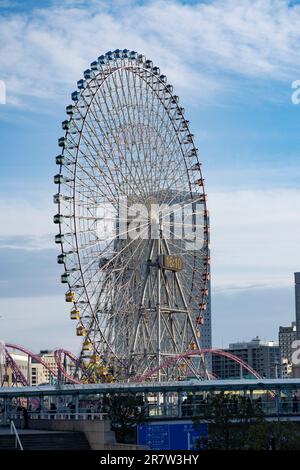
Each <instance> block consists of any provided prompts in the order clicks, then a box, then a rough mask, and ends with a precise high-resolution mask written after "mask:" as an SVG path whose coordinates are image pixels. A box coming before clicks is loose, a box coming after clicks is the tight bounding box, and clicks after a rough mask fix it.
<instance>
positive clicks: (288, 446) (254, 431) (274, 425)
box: [245, 421, 300, 450]
mask: <svg viewBox="0 0 300 470" xmlns="http://www.w3.org/2000/svg"><path fill="white" fill-rule="evenodd" d="M245 441H246V443H247V447H248V448H249V449H252V450H267V449H272V450H300V426H299V424H298V423H291V422H289V421H280V422H274V421H271V422H264V423H260V424H259V425H256V426H250V428H249V430H248V433H247V436H246V439H245Z"/></svg>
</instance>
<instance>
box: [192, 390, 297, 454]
mask: <svg viewBox="0 0 300 470" xmlns="http://www.w3.org/2000/svg"><path fill="white" fill-rule="evenodd" d="M200 421H206V422H208V424H209V437H208V438H206V439H205V440H204V439H201V438H200V439H199V442H198V447H199V448H203V447H205V448H207V449H214V450H239V449H244V450H269V449H270V450H300V425H299V423H292V422H288V421H284V422H283V421H281V422H279V421H266V420H265V418H264V414H263V412H262V410H261V407H260V403H259V402H258V401H253V402H251V401H250V399H245V398H243V397H240V396H237V395H234V394H224V393H219V394H216V395H212V396H211V397H210V399H209V400H208V401H207V403H206V405H205V409H204V411H203V413H202V414H201V417H197V418H195V419H194V423H195V425H197V424H199V423H200Z"/></svg>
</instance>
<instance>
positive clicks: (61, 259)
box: [57, 253, 67, 264]
mask: <svg viewBox="0 0 300 470" xmlns="http://www.w3.org/2000/svg"><path fill="white" fill-rule="evenodd" d="M66 259H67V256H66V255H65V254H62V253H61V254H60V255H58V256H57V263H58V264H64V263H65V261H66Z"/></svg>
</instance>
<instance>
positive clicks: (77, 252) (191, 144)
mask: <svg viewBox="0 0 300 470" xmlns="http://www.w3.org/2000/svg"><path fill="white" fill-rule="evenodd" d="M131 69H132V66H122V67H119V68H118V69H115V70H113V71H112V72H111V73H110V74H108V75H107V77H105V79H104V81H108V79H109V78H110V77H111V75H113V74H117V72H118V71H120V70H128V71H130V72H131V71H132V70H131ZM138 69H139V70H141V71H144V69H143V67H142V66H139V67H138ZM149 73H150V74H152V76H153V77H155V78H156V79H157V76H156V75H155V74H154V73H153V72H152V71H149ZM100 74H101V72H99V75H100ZM95 78H96V77H94V78H92V79H91V80H90V82H89V84H88V86H87V88H89V86H90V83H91V82H92V80H94V79H95ZM140 78H141V77H140ZM142 80H145V79H144V77H143V76H142ZM158 80H160V78H159V79H158ZM104 81H103V83H104ZM103 83H101V84H100V85H99V87H98V89H100V87H101V86H102V85H103ZM146 83H147V82H146ZM160 83H161V85H163V86H164V87H165V89H166V88H167V85H166V83H165V82H163V81H162V80H161V81H160ZM168 92H169V90H168ZM96 93H97V92H95V93H94V95H93V97H92V99H91V100H90V102H89V104H88V107H87V109H86V112H85V117H84V119H83V120H82V123H81V132H80V135H79V140H78V146H77V148H76V157H75V162H74V185H73V219H74V240H75V244H76V256H77V261H78V265H79V271H80V273H81V279H82V281H83V289H84V290H85V295H86V298H87V302H88V304H89V308H90V311H91V314H92V316H93V319H94V321H95V322H96V323H97V324H98V328H99V333H100V336H101V337H102V340H103V341H104V342H105V343H106V344H107V346H108V348H109V349H110V351H111V353H112V354H113V355H114V356H115V357H116V359H117V360H119V361H120V362H122V361H121V358H119V357H118V355H117V354H116V353H115V351H114V350H113V348H112V347H111V345H110V344H109V341H108V340H107V338H106V337H105V335H104V334H102V331H101V327H100V323H99V320H98V317H97V315H96V312H95V310H94V308H93V306H92V304H91V300H90V296H89V293H88V290H87V286H86V281H85V278H84V275H83V269H82V261H81V258H80V254H79V252H80V250H79V240H78V233H79V232H80V230H77V229H78V223H79V222H78V220H77V219H76V198H75V193H76V183H75V181H76V174H77V170H78V167H77V161H78V158H79V148H80V143H81V140H82V138H83V137H82V130H83V128H84V125H85V122H86V119H87V115H88V112H89V109H90V107H91V106H92V103H93V100H94V98H95V96H96ZM169 93H170V92H169ZM170 96H171V98H173V97H175V95H174V94H173V92H171V93H170ZM76 106H79V101H78V102H77V104H76V105H75V108H76ZM177 111H179V113H180V114H181V116H182V119H183V120H184V122H185V123H186V126H187V127H186V129H187V130H186V132H187V133H188V134H189V135H192V134H191V132H190V127H189V123H188V121H187V120H186V118H185V117H184V113H183V112H182V108H180V107H179V104H178V103H176V112H177ZM168 118H169V120H170V122H171V123H172V126H173V130H174V132H175V136H176V139H177V141H178V144H179V148H180V151H181V154H182V160H183V162H184V164H185V169H186V174H187V179H188V184H189V191H190V194H191V196H192V194H193V193H192V181H191V178H190V175H189V171H190V170H189V169H188V166H187V155H186V154H185V153H184V149H183V147H182V145H183V139H181V140H180V135H179V134H178V133H176V128H175V125H174V122H173V120H172V118H171V117H170V115H168ZM71 120H72V115H71V118H70V122H71ZM67 136H68V130H66V133H65V138H67ZM190 147H191V150H193V152H194V153H193V157H194V158H195V159H196V163H197V164H198V167H199V168H198V172H199V175H200V178H201V179H202V180H203V178H202V170H201V164H200V161H199V158H198V152H197V149H196V147H195V142H194V138H193V137H191V141H190ZM64 153H65V148H63V151H62V155H64ZM62 168H63V165H61V166H60V174H62ZM59 193H61V183H60V184H59ZM202 194H203V195H204V196H205V190H204V184H203V187H202ZM58 205H59V213H61V203H60V202H59V204H58ZM203 206H204V208H205V211H206V212H207V205H206V200H205V199H204V201H203ZM59 230H60V234H61V235H63V232H62V225H61V223H60V224H59ZM63 253H64V248H63V244H62V254H63ZM65 271H66V272H67V267H66V265H65ZM208 271H209V269H208V266H207V267H206V270H205V272H206V273H208ZM72 288H73V286H72V285H71V284H69V289H70V290H71V289H72ZM204 297H205V295H204V294H203V295H202V298H204Z"/></svg>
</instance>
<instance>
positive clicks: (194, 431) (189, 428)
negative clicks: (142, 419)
mask: <svg viewBox="0 0 300 470" xmlns="http://www.w3.org/2000/svg"><path fill="white" fill-rule="evenodd" d="M207 436H208V426H207V424H206V423H201V424H199V425H198V426H194V425H193V423H191V422H180V423H178V422H177V423H173V422H169V423H157V424H156V423H151V424H140V425H139V426H138V444H141V445H146V446H148V447H150V449H153V450H197V448H196V445H197V441H198V439H199V437H207Z"/></svg>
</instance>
